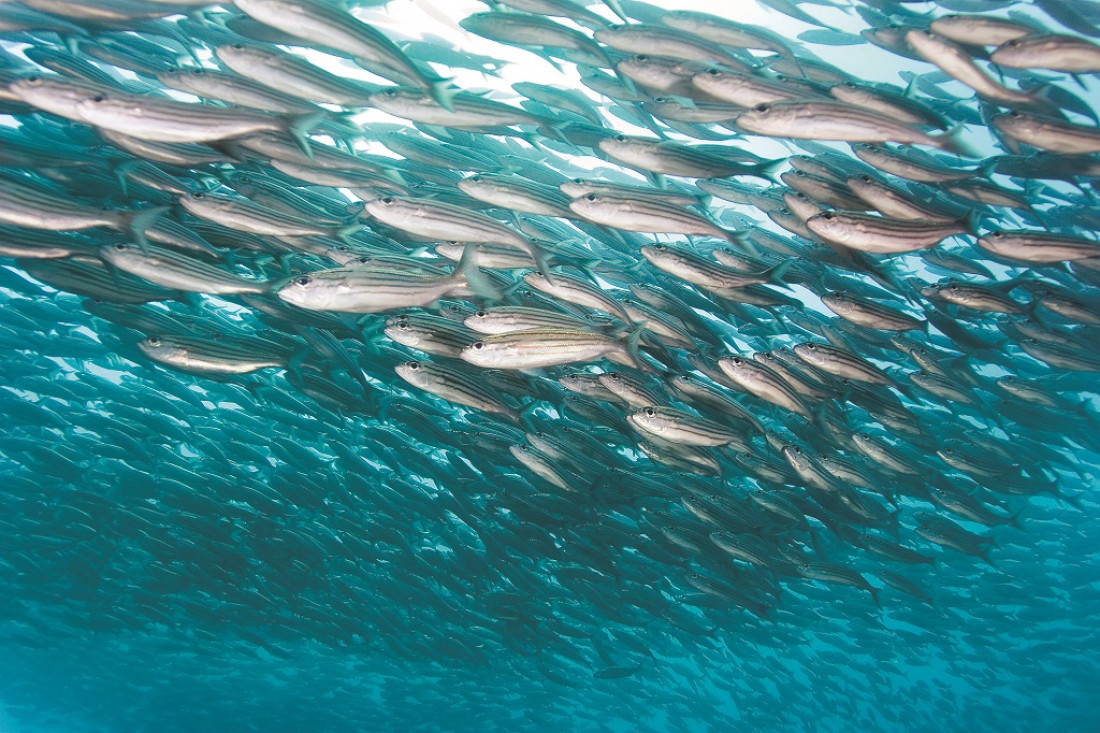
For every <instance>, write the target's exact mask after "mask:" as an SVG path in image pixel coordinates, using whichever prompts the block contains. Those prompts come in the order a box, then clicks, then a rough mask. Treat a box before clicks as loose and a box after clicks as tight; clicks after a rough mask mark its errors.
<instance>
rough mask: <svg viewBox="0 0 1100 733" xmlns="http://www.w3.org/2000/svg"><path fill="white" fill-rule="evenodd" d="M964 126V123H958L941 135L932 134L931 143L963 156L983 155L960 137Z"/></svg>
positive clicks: (979, 156)
mask: <svg viewBox="0 0 1100 733" xmlns="http://www.w3.org/2000/svg"><path fill="white" fill-rule="evenodd" d="M965 128H966V125H965V123H959V124H957V125H955V126H954V127H952V128H951V129H950V130H948V131H947V132H945V133H943V134H942V135H933V136H932V140H934V142H933V143H932V144H933V145H935V146H936V147H938V148H942V149H944V150H947V151H948V152H951V153H954V154H955V155H960V156H962V157H964V158H983V157H985V156H983V155H981V154H980V153H978V151H976V150H975V149H974V148H972V147H971V146H970V144H969V143H967V142H966V141H965V140H962V139H961V137H960V136H961V134H962V131H963V130H964V129H965Z"/></svg>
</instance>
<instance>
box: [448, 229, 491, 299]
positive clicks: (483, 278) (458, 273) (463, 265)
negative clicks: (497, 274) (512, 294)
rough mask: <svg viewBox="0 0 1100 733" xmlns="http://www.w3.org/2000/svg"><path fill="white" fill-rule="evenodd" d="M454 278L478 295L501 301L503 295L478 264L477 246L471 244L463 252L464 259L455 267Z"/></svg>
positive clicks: (461, 258)
mask: <svg viewBox="0 0 1100 733" xmlns="http://www.w3.org/2000/svg"><path fill="white" fill-rule="evenodd" d="M452 277H453V278H454V279H455V280H457V281H458V282H460V283H462V284H465V285H466V286H468V287H469V288H470V290H473V291H474V292H475V293H477V295H479V296H481V297H482V298H487V299H489V300H500V299H501V297H503V294H502V293H501V291H500V288H498V287H497V286H496V285H495V284H494V283H493V281H492V280H490V279H489V278H488V276H487V275H486V274H485V273H484V272H482V271H481V267H479V266H478V263H477V244H476V243H474V242H470V243H468V244H467V245H466V247H465V248H463V250H462V257H460V258H459V260H458V265H456V266H455V271H454V275H452Z"/></svg>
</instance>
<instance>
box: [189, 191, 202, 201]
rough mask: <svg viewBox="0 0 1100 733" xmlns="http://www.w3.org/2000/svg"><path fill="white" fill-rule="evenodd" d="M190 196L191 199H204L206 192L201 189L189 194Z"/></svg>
mask: <svg viewBox="0 0 1100 733" xmlns="http://www.w3.org/2000/svg"><path fill="white" fill-rule="evenodd" d="M191 198H193V199H204V198H206V194H205V193H203V192H202V191H196V192H195V193H193V194H191Z"/></svg>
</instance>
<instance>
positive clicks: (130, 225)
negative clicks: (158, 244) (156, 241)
mask: <svg viewBox="0 0 1100 733" xmlns="http://www.w3.org/2000/svg"><path fill="white" fill-rule="evenodd" d="M165 211H168V207H167V206H157V207H156V208H152V209H141V210H140V211H132V212H130V213H128V214H126V216H125V218H124V221H125V223H126V228H127V230H128V231H129V232H130V234H132V235H134V239H135V240H136V241H137V243H138V246H139V247H141V251H142V252H144V253H146V254H148V247H149V240H148V239H146V238H145V231H146V230H147V229H148V228H149V227H151V226H153V224H155V223H156V221H157V219H159V218H160V215H161V214H163V213H164V212H165Z"/></svg>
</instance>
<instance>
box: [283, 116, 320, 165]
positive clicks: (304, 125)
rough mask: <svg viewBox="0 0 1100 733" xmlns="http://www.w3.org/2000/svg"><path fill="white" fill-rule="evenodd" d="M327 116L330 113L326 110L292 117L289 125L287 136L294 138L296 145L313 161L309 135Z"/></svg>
mask: <svg viewBox="0 0 1100 733" xmlns="http://www.w3.org/2000/svg"><path fill="white" fill-rule="evenodd" d="M326 114H328V113H327V112H326V111H325V110H319V111H317V112H310V113H309V114H304V115H297V116H296V117H291V118H290V120H289V122H288V123H287V128H286V131H287V134H288V135H290V136H291V137H292V138H294V143H295V144H296V145H297V146H298V147H299V149H301V151H302V153H303V154H305V156H306V157H307V158H309V159H310V160H313V150H312V148H310V146H309V133H310V131H311V130H313V128H315V127H317V125H319V124H321V122H322V121H323V120H324V119H325V115H326Z"/></svg>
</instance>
